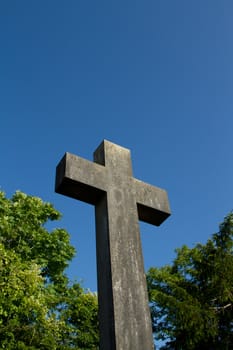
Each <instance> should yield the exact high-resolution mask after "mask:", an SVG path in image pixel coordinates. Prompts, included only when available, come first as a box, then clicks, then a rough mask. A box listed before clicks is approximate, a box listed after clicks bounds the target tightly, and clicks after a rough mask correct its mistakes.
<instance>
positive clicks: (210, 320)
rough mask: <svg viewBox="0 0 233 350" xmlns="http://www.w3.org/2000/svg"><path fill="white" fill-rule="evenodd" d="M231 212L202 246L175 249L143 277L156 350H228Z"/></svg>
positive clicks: (232, 343) (232, 316)
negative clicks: (157, 343) (163, 263)
mask: <svg viewBox="0 0 233 350" xmlns="http://www.w3.org/2000/svg"><path fill="white" fill-rule="evenodd" d="M232 238H233V213H230V214H228V215H227V216H226V217H225V219H224V221H223V223H222V224H221V225H220V226H219V232H218V233H215V234H213V235H212V237H211V239H209V240H208V241H207V243H206V244H197V245H196V246H195V247H194V248H192V249H190V248H188V247H187V246H183V247H182V248H180V249H177V250H176V254H177V255H176V258H175V260H174V262H173V264H172V265H171V266H164V267H162V268H151V269H150V270H149V272H148V274H147V281H148V290H149V300H150V304H151V315H152V324H153V331H154V335H155V338H156V339H159V340H163V341H165V343H166V345H165V346H163V347H162V349H167V350H168V349H170V350H172V349H177V350H178V349H179V350H186V349H187V350H199V349H203V350H210V349H211V350H212V349H215V350H221V349H224V350H228V349H229V350H230V349H233V239H232Z"/></svg>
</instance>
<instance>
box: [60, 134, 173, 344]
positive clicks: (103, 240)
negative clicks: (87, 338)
mask: <svg viewBox="0 0 233 350" xmlns="http://www.w3.org/2000/svg"><path fill="white" fill-rule="evenodd" d="M55 191H56V192H57V193H61V194H64V195H66V196H69V197H72V198H76V199H78V200H81V201H84V202H87V203H89V204H93V205H94V206H95V221H96V252H97V276H98V278H97V280H98V302H99V322H100V349H101V350H151V349H154V345H153V339H152V327H151V318H150V312H149V306H148V295H147V287H146V279H145V272H144V263H143V256H142V248H141V241H140V233H139V224H138V219H139V220H141V221H145V222H148V223H150V224H152V225H156V226H159V225H160V224H161V223H162V222H163V221H164V220H165V219H166V218H167V217H168V216H169V215H170V208H169V202H168V198H167V193H166V191H164V190H162V189H160V188H158V187H154V186H151V185H149V184H146V183H144V182H142V181H140V180H137V179H135V178H134V177H133V174H132V166H131V156H130V151H129V150H128V149H126V148H123V147H121V146H118V145H116V144H113V143H111V142H109V141H106V140H104V141H103V142H102V143H101V144H100V146H99V147H98V148H97V149H96V151H95V152H94V162H90V161H88V160H85V159H83V158H80V157H78V156H76V155H73V154H70V153H66V154H65V156H64V157H63V158H62V160H61V161H60V163H59V164H58V166H57V171H56V188H55Z"/></svg>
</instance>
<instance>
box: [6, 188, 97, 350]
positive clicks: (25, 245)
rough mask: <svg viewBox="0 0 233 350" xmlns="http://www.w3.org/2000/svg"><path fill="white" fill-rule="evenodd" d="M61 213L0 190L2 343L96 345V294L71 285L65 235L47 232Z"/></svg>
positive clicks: (30, 346) (58, 346)
mask: <svg viewBox="0 0 233 350" xmlns="http://www.w3.org/2000/svg"><path fill="white" fill-rule="evenodd" d="M59 218H60V214H59V212H58V211H56V210H55V209H54V208H53V206H52V205H51V204H49V203H44V202H42V200H41V199H39V198H37V197H32V196H28V195H26V194H24V193H21V192H16V193H15V194H14V196H13V197H12V199H7V198H6V197H5V194H4V193H3V192H0V348H1V349H7V350H11V349H12V350H13V349H14V350H15V349H19V350H20V349H22V350H24V349H25V350H26V349H27V350H29V349H31V350H32V349H44V350H47V349H48V350H53V349H54V350H55V349H59V350H66V349H67V350H68V349H85V350H88V349H97V348H98V330H97V325H98V322H97V298H96V295H94V294H92V293H85V291H84V290H83V288H82V287H81V286H80V285H79V284H78V283H73V284H71V283H70V282H69V280H68V278H67V276H66V275H65V272H64V271H65V269H66V267H67V266H68V265H69V262H70V260H71V259H72V258H73V256H74V254H75V249H74V248H73V247H72V246H71V244H70V239H69V234H68V233H67V232H66V231H65V230H63V229H54V230H53V231H52V232H49V231H48V230H47V229H46V227H45V225H46V223H47V222H48V220H58V219H59Z"/></svg>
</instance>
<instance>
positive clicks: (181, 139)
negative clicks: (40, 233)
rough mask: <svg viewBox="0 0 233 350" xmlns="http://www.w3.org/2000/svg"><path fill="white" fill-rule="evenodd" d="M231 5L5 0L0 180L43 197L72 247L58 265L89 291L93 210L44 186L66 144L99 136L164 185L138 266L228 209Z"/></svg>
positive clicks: (87, 150) (156, 260) (90, 143)
mask: <svg viewBox="0 0 233 350" xmlns="http://www.w3.org/2000/svg"><path fill="white" fill-rule="evenodd" d="M232 18H233V3H232V1H231V0H229V1H227V0H219V1H216V0H195V1H191V0H190V1H187V0H177V1H173V0H167V1H165V0H161V1H158V0H153V1H152V0H148V1H147V0H144V1H139V0H132V1H121V0H118V1H111V0H105V1H101V0H100V1H79V0H70V1H59V0H56V1H43V0H41V1H31V0H30V1H29V0H28V1H24V0H23V1H18V0H14V1H13V0H12V1H2V2H1V4H0V50H1V51H0V118H1V119H0V120H1V138H0V143H1V148H0V150H1V151H0V160H1V171H0V185H1V188H2V190H4V191H5V192H6V194H7V196H8V197H10V196H11V195H12V194H13V193H14V192H15V191H16V190H17V189H19V190H21V191H24V192H26V193H28V194H31V195H36V196H39V197H41V198H42V199H43V200H45V201H50V202H52V203H53V204H54V206H55V207H56V208H57V209H58V210H59V211H61V212H62V214H63V219H62V220H61V221H60V222H59V223H58V224H56V226H60V227H64V228H66V229H67V230H68V231H69V232H70V234H71V240H72V243H73V244H74V245H75V246H76V248H77V257H76V258H75V260H74V262H73V264H72V265H71V268H70V270H69V274H70V276H71V277H72V278H77V279H78V280H80V279H82V280H83V281H84V286H85V287H88V288H90V289H91V290H96V269H95V228H94V209H93V207H91V206H89V205H88V204H85V203H81V202H78V201H75V200H73V199H70V198H68V197H64V196H61V195H58V194H55V193H54V178H55V167H56V165H57V163H58V162H59V160H60V158H61V157H62V156H63V154H64V152H66V151H68V152H71V153H75V154H78V155H79V156H81V157H84V158H87V159H90V160H92V153H93V151H94V150H95V149H96V147H97V146H98V145H99V144H100V142H101V141H102V140H103V139H107V140H109V141H112V142H114V143H116V144H119V145H121V146H123V147H126V148H129V149H131V152H132V160H133V168H134V175H135V177H137V178H138V179H141V180H143V181H145V182H148V183H150V184H152V185H155V186H159V187H162V188H165V189H166V190H167V191H168V195H169V199H170V205H171V209H172V216H171V217H170V218H169V219H168V220H167V221H166V222H165V223H164V224H163V225H162V226H161V227H159V228H157V227H153V226H151V225H148V224H143V225H141V236H142V243H143V253H144V261H145V268H146V269H148V268H149V267H150V266H161V265H164V264H169V263H171V261H172V259H173V258H174V249H175V248H176V247H180V246H181V245H182V244H187V245H188V246H190V247H192V246H193V245H194V244H196V243H197V242H203V243H204V242H206V240H207V239H208V238H209V237H210V235H211V234H212V233H213V232H215V231H217V230H218V224H219V223H220V222H221V221H222V220H223V218H224V216H225V215H226V214H227V213H228V212H229V211H230V210H231V209H232V208H233V183H232V181H233V165H232V150H233V138H232V132H233V118H232V116H233V45H232V36H233V21H232Z"/></svg>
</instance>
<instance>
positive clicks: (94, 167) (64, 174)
mask: <svg viewBox="0 0 233 350" xmlns="http://www.w3.org/2000/svg"><path fill="white" fill-rule="evenodd" d="M105 178H106V176H105V167H104V166H102V165H100V164H97V163H93V162H90V161H88V160H86V159H83V158H80V157H78V156H76V155H73V154H71V153H66V154H65V155H64V157H63V158H62V160H61V161H60V163H59V164H58V166H57V169H56V185H55V191H56V192H57V193H60V194H64V195H66V196H69V197H72V198H75V199H79V200H81V201H84V202H86V203H89V204H96V202H97V201H98V199H99V198H100V196H101V195H102V194H103V192H104V191H105Z"/></svg>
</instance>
